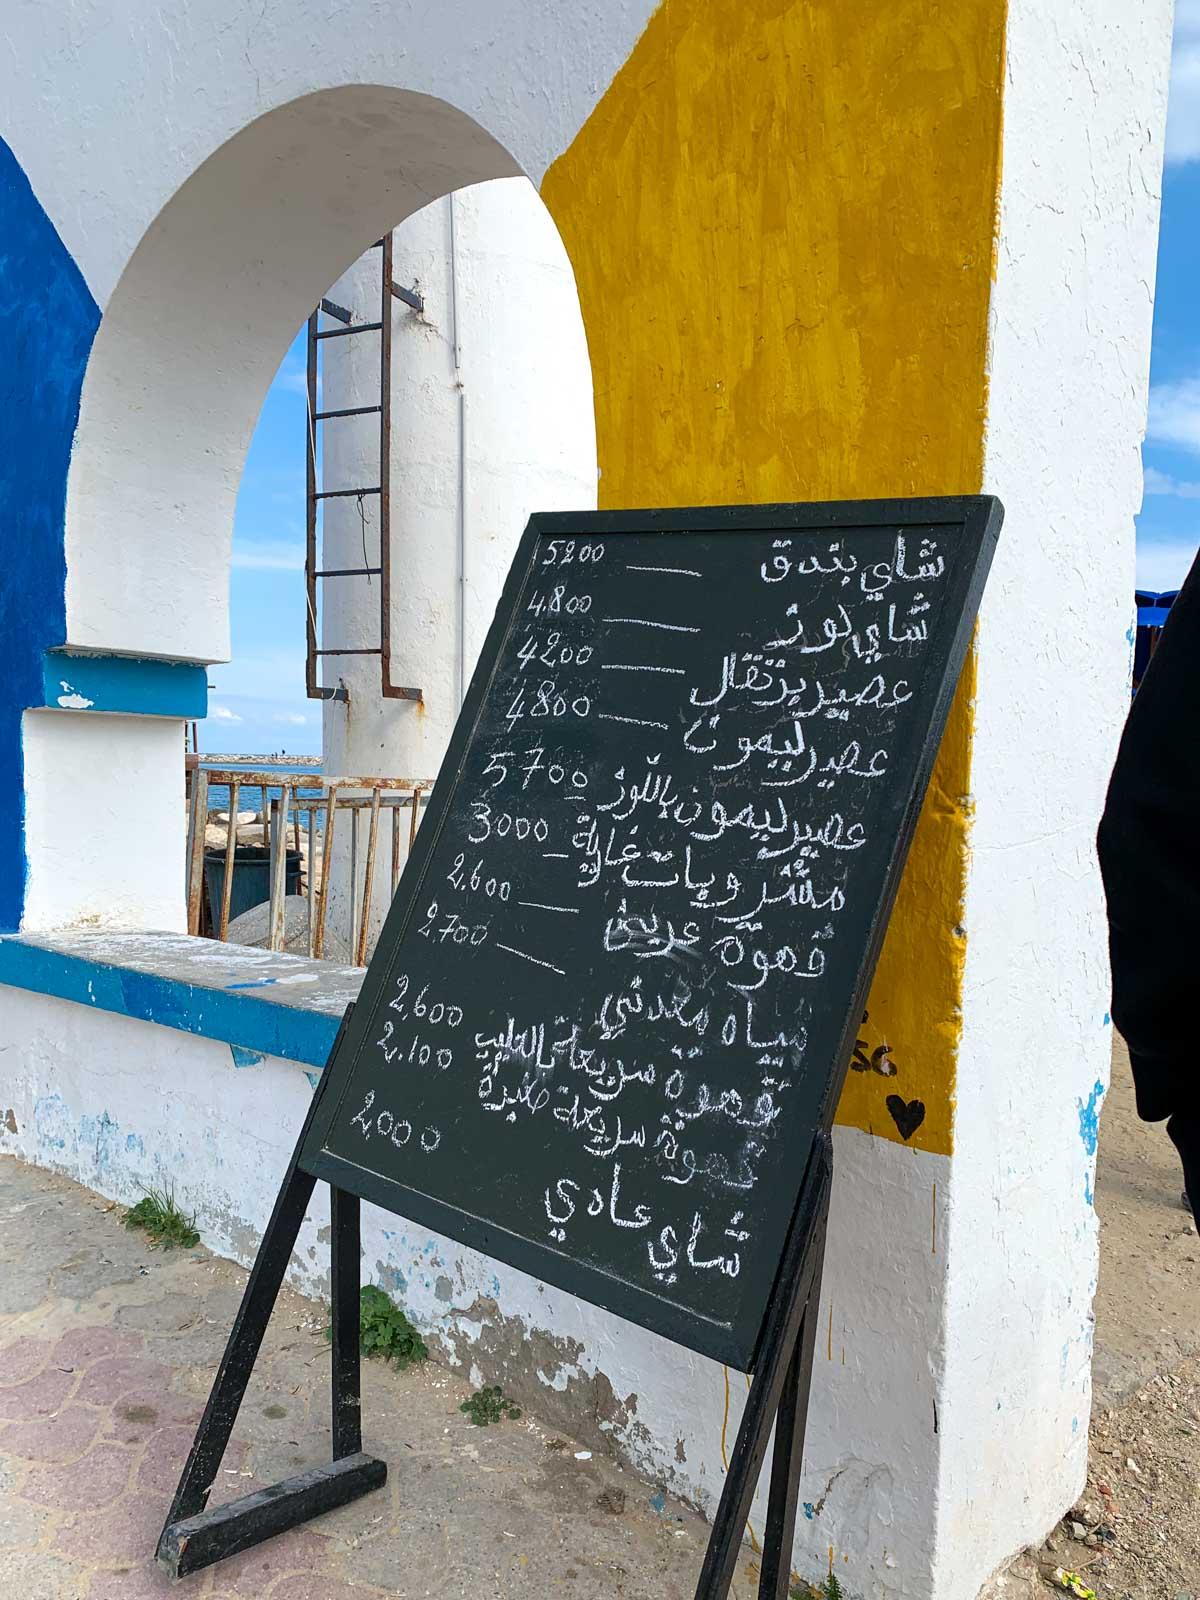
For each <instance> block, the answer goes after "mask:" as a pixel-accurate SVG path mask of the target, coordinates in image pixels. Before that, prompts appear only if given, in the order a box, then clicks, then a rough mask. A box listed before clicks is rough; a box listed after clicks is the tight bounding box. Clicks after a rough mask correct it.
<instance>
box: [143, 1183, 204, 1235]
mask: <svg viewBox="0 0 1200 1600" xmlns="http://www.w3.org/2000/svg"><path fill="white" fill-rule="evenodd" d="M125 1226H126V1227H127V1228H141V1230H142V1231H143V1233H146V1234H148V1235H149V1236H150V1242H151V1244H156V1245H161V1246H162V1247H163V1249H164V1250H173V1249H174V1248H175V1246H176V1245H178V1246H179V1247H180V1248H181V1249H183V1250H191V1249H193V1248H194V1247H195V1246H196V1245H198V1244H199V1243H200V1235H199V1234H198V1233H197V1232H196V1219H195V1217H194V1216H191V1217H188V1216H185V1215H184V1214H183V1212H182V1211H181V1210H180V1209H179V1207H178V1206H177V1205H176V1204H175V1196H174V1195H173V1194H172V1193H171V1191H170V1190H169V1189H150V1190H148V1191H147V1192H146V1194H144V1195H143V1196H142V1198H141V1199H140V1200H139V1201H138V1203H137V1205H135V1206H131V1207H130V1208H129V1210H128V1211H127V1212H126V1213H125Z"/></svg>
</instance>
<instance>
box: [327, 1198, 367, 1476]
mask: <svg viewBox="0 0 1200 1600" xmlns="http://www.w3.org/2000/svg"><path fill="white" fill-rule="evenodd" d="M329 1207H330V1213H331V1215H330V1221H331V1228H330V1246H329V1266H330V1273H329V1278H330V1284H329V1286H330V1297H331V1299H332V1301H333V1459H334V1460H335V1461H341V1460H342V1459H343V1457H345V1456H352V1455H356V1454H357V1453H358V1451H360V1450H361V1449H362V1354H361V1351H360V1348H359V1339H360V1326H359V1323H360V1305H359V1292H360V1289H361V1285H362V1270H361V1262H360V1255H361V1245H360V1228H359V1209H360V1208H359V1200H358V1196H357V1195H354V1194H347V1193H346V1191H345V1190H344V1189H332V1188H331V1189H330V1191H329Z"/></svg>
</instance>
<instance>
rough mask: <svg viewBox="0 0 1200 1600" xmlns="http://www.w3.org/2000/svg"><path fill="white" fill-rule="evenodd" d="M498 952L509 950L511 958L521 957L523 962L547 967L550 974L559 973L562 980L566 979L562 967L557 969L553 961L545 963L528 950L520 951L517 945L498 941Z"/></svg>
mask: <svg viewBox="0 0 1200 1600" xmlns="http://www.w3.org/2000/svg"><path fill="white" fill-rule="evenodd" d="M496 949H497V950H507V951H508V953H509V955H510V956H520V957H521V960H522V961H532V962H533V964H534V966H535V967H545V968H546V969H547V970H548V971H550V972H557V973H558V975H559V977H560V978H565V977H566V973H565V972H564V971H563V969H562V967H556V966H555V965H554V963H553V961H543V960H541V959H540V957H538V956H531V955H530V954H529V951H528V950H518V949H517V948H516V946H515V945H511V944H501V943H500V941H499V939H497V940H496Z"/></svg>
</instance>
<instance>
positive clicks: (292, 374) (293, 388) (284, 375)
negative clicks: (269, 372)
mask: <svg viewBox="0 0 1200 1600" xmlns="http://www.w3.org/2000/svg"><path fill="white" fill-rule="evenodd" d="M275 387H276V388H279V389H286V390H287V391H288V393H289V394H307V393H308V373H307V371H306V370H305V369H304V368H303V367H280V369H279V371H278V372H277V373H276V374H275Z"/></svg>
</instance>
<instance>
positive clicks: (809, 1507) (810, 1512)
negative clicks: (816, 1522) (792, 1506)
mask: <svg viewBox="0 0 1200 1600" xmlns="http://www.w3.org/2000/svg"><path fill="white" fill-rule="evenodd" d="M816 1514H817V1511H816V1507H815V1506H814V1505H813V1503H812V1501H811V1500H806V1501H805V1502H804V1515H805V1516H806V1517H807V1518H808V1520H809V1521H810V1522H811V1521H812V1519H813V1518H814V1517H815V1516H816Z"/></svg>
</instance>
